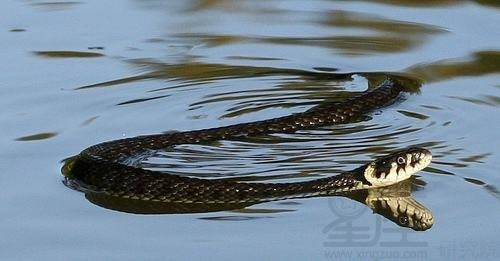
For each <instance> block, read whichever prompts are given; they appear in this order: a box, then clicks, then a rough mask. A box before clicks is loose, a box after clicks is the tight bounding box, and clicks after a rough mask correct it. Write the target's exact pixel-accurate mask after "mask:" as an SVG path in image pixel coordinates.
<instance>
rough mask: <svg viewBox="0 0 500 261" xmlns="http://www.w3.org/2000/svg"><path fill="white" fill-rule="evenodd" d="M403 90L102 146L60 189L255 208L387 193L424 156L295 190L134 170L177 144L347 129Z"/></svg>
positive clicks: (68, 172)
mask: <svg viewBox="0 0 500 261" xmlns="http://www.w3.org/2000/svg"><path fill="white" fill-rule="evenodd" d="M402 90H403V87H402V85H401V84H400V83H399V82H398V81H397V80H395V79H393V78H391V77H388V78H386V79H385V80H384V81H383V82H382V83H380V84H379V85H378V86H377V87H376V88H374V89H373V90H371V91H367V92H365V93H363V94H361V95H359V96H357V97H355V98H352V99H348V100H346V101H344V102H341V103H337V104H333V105H329V106H328V107H322V108H321V109H319V108H313V109H311V110H308V111H305V112H303V113H298V114H293V115H290V116H285V117H280V118H275V119H270V120H263V121H257V122H252V123H244V124H237V125H231V126H226V127H220V128H212V129H203V130H195V131H186V132H178V133H168V134H157V135H147V136H138V137H134V138H127V139H121V140H115V141H110V142H104V143H101V144H97V145H94V146H91V147H89V148H87V149H85V150H83V151H82V152H81V153H80V154H79V155H78V156H76V157H74V158H72V159H71V160H70V161H68V162H66V164H65V166H64V167H63V174H64V175H65V176H66V183H67V184H68V185H70V186H73V187H79V188H84V189H86V190H91V191H93V192H99V193H104V194H106V195H110V196H113V197H118V198H129V199H136V200H143V201H151V202H153V201H154V202H171V203H202V204H210V203H213V204H217V203H257V202H263V201H269V200H277V199H283V198H294V197H305V196H315V195H327V194H331V193H339V192H346V191H353V190H358V189H365V188H375V187H382V186H387V185H391V184H395V183H397V182H399V181H402V180H405V179H408V178H409V177H410V176H411V175H412V174H414V173H415V172H417V171H419V170H421V169H423V168H424V167H426V166H427V165H428V164H429V162H430V160H431V154H430V152H429V151H427V150H425V149H421V148H410V149H405V150H402V151H398V152H395V153H393V154H391V155H388V156H385V157H382V158H379V159H377V160H375V161H373V162H371V163H368V164H366V165H363V166H361V167H359V168H357V169H355V170H352V171H347V172H343V173H341V174H339V175H336V176H332V177H327V178H320V179H316V180H312V181H304V182H294V183H244V182H236V181H229V180H224V179H217V180H206V179H198V178H191V177H184V176H178V175H172V174H166V173H160V172H155V171H151V170H146V169H142V168H138V167H137V163H138V162H140V161H141V160H142V159H144V158H147V157H148V156H151V155H152V153H153V152H154V151H157V150H160V149H165V148H168V147H171V146H174V145H179V144H195V143H203V142H210V141H214V140H220V139H228V138H233V137H242V136H257V135H263V134H268V133H275V132H280V133H291V132H294V131H296V130H298V129H312V128H317V127H321V126H327V125H333V124H341V123H347V122H350V121H353V120H355V119H356V118H359V117H361V116H363V115H364V114H366V113H368V112H370V111H372V110H374V109H375V108H379V107H381V106H384V105H386V104H388V103H390V102H391V101H393V100H394V99H396V98H397V97H398V95H399V94H400V92H401V91H402Z"/></svg>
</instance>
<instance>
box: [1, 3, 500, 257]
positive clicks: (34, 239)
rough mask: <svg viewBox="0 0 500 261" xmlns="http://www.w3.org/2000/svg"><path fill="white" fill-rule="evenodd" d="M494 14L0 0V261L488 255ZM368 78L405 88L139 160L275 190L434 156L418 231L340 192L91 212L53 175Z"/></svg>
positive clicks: (457, 6) (290, 107)
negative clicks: (395, 80) (298, 124)
mask: <svg viewBox="0 0 500 261" xmlns="http://www.w3.org/2000/svg"><path fill="white" fill-rule="evenodd" d="M498 7H499V4H498V1H479V0H478V1H459V0H456V1H452V0H441V1H418V3H416V1H403V0H390V1H389V0H380V1H378V0H373V1H368V0H367V1H265V2H264V1H263V2H260V1H223V0H220V1H203V0H199V1H145V0H142V1H141V0H130V1H92V0H89V1H81V2H80V1H79V2H73V1H71V2H45V1H13V0H12V1H10V0H9V1H4V2H3V3H2V8H1V11H0V14H1V16H0V17H1V18H0V39H2V41H0V49H1V50H2V51H1V52H0V60H1V62H0V70H1V71H2V75H1V76H0V94H1V95H0V102H1V104H2V110H3V111H2V113H1V114H0V126H2V127H1V128H0V131H1V136H2V137H3V138H2V139H0V146H1V147H2V150H1V152H0V155H1V158H0V159H1V160H0V171H1V174H0V182H1V184H2V192H1V193H0V199H1V200H2V206H3V207H2V208H0V211H1V215H2V217H3V222H1V223H0V230H1V231H2V236H1V237H0V259H2V260H34V259H37V260H68V259H71V260H89V259H92V258H93V259H98V260H156V259H172V260H179V259H183V260H193V259H201V258H204V259H209V260H212V259H229V258H231V259H236V258H237V259H244V260H247V259H248V260H250V259H256V258H264V257H267V258H269V259H270V258H273V259H290V260H304V259H306V260H311V259H313V260H323V259H326V260H330V259H337V258H338V259H352V260H360V259H394V260H400V259H403V258H405V259H424V258H425V259H433V260H454V259H456V258H465V259H481V260H497V259H498V258H499V256H500V252H498V250H497V248H496V246H497V245H498V244H499V243H500V241H499V239H498V230H499V229H498V225H497V222H496V220H498V217H499V216H500V207H499V200H500V192H499V191H500V188H499V186H500V178H499V176H498V168H497V163H498V162H500V153H499V150H498V141H497V140H498V134H496V133H498V131H497V130H496V129H498V128H499V127H500V126H499V122H500V121H499V116H498V115H499V105H500V78H499V75H498V73H499V71H500V62H499V61H500V49H499V48H500V47H499V44H498V40H499V35H498V24H500V15H499V11H500V10H499V9H498ZM365 73H370V74H369V75H374V76H373V77H366V76H363V75H365ZM377 73H378V74H383V73H391V74H398V75H403V76H405V77H411V78H412V79H418V81H416V82H420V83H421V85H418V84H417V85H416V86H414V87H415V88H414V89H413V91H414V92H413V93H412V94H405V95H404V96H403V97H402V98H401V99H400V100H399V101H398V102H396V103H395V104H393V105H391V106H389V107H387V108H384V109H381V110H377V111H376V112H375V113H373V114H371V115H368V116H367V117H366V118H364V119H362V120H360V122H356V123H350V124H345V125H339V126H332V127H327V128H322V129H318V130H313V131H300V132H298V133H296V134H286V135H284V134H276V135H268V136H263V137H257V138H252V139H238V140H227V141H220V142H215V143H211V144H203V145H182V146H177V147H176V148H174V149H172V150H168V151H163V152H159V153H158V154H157V155H156V156H155V157H153V158H151V159H149V160H148V161H146V162H144V163H143V165H144V167H147V168H151V169H159V170H164V171H166V170H168V171H170V172H175V173H178V174H180V175H189V176H195V177H203V178H217V177H230V178H234V179H238V180H256V181H264V180H266V181H276V182H293V181H299V180H307V179H312V178H317V177H322V176H327V175H335V174H336V173H339V172H340V171H343V170H349V169H352V168H355V167H357V166H359V165H360V164H362V163H364V162H366V161H368V160H371V159H372V158H374V157H376V156H380V155H384V154H386V153H388V152H391V151H393V150H396V149H400V148H405V147H408V146H414V145H419V146H423V147H426V148H427V149H429V150H431V151H432V153H433V155H434V160H433V163H432V164H431V166H430V167H429V168H427V169H426V170H425V171H423V172H421V173H420V175H419V177H418V179H417V181H415V182H416V185H418V186H417V187H418V189H415V191H414V192H413V193H412V196H413V197H414V198H415V199H416V200H417V201H418V202H420V203H421V204H423V205H425V206H426V207H427V208H428V209H430V210H431V211H432V213H433V216H434V219H435V221H434V225H433V227H432V228H430V229H428V230H426V231H424V232H421V231H420V232H419V231H413V230H410V229H408V228H404V227H400V226H398V225H396V224H395V223H393V222H391V221H389V220H387V219H385V218H383V217H382V216H380V215H378V214H372V213H371V211H370V209H368V208H367V207H366V206H364V205H363V204H361V203H358V202H355V201H352V200H350V199H348V198H341V197H326V198H311V199H297V200H285V201H277V202H269V203H263V204H259V205H254V206H249V207H247V208H244V209H239V210H233V211H219V212H211V213H196V214H173V215H135V214H128V213H122V212H119V211H114V210H109V209H106V208H102V207H99V206H97V205H95V204H92V203H90V202H89V201H88V200H87V199H86V198H85V197H84V195H83V194H82V193H79V192H76V191H73V190H70V189H69V188H67V187H65V186H64V185H63V184H62V182H61V181H62V179H63V178H62V176H61V171H60V168H61V166H62V163H61V161H62V160H64V159H65V158H67V157H70V156H72V155H75V154H77V153H79V152H80V151H81V150H82V149H84V148H86V147H88V146H90V145H93V144H96V143H99V142H103V141H108V140H114V139H119V138H123V137H133V136H136V135H141V134H151V133H161V132H168V131H184V130H193V129H203V128H209V127H218V126H224V125H229V124H235V123H243V122H250V121H255V120H261V119H268V118H274V117H278V116H283V115H288V114H290V113H295V112H301V111H304V110H307V109H309V108H311V107H313V106H315V105H318V104H322V103H326V102H336V101H340V100H343V99H346V98H348V97H351V96H353V95H355V94H357V93H359V92H362V91H365V90H366V89H367V88H369V87H370V86H371V85H373V84H374V83H375V82H376V81H377V80H378V78H377V77H378V76H377ZM340 223H342V224H340ZM339 224H340V225H342V226H340V225H339ZM349 224H350V225H349ZM341 232H342V233H341ZM343 232H345V233H343ZM351 232H353V233H354V234H356V233H357V235H358V236H357V237H356V236H355V237H352V238H349V236H346V235H348V234H346V233H351Z"/></svg>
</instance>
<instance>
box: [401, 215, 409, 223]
mask: <svg viewBox="0 0 500 261" xmlns="http://www.w3.org/2000/svg"><path fill="white" fill-rule="evenodd" d="M399 224H401V225H407V224H408V217H407V216H400V217H399Z"/></svg>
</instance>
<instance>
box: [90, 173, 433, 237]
mask: <svg viewBox="0 0 500 261" xmlns="http://www.w3.org/2000/svg"><path fill="white" fill-rule="evenodd" d="M414 182H415V180H414V179H408V180H405V181H403V182H400V183H398V184H395V185H392V186H388V187H383V188H374V189H367V190H360V191H353V192H349V193H347V192H346V193H336V194H332V195H325V196H330V197H346V198H349V199H351V200H355V201H358V202H360V203H362V204H364V205H366V206H367V207H369V208H370V209H372V210H373V212H374V213H376V214H379V215H382V216H384V217H385V218H387V219H388V220H390V221H392V222H393V223H395V224H396V225H398V226H401V227H408V228H411V229H413V230H416V231H423V230H427V229H429V228H430V227H432V225H433V224H434V217H433V215H432V213H431V211H430V210H429V209H427V208H426V207H425V206H423V205H421V204H420V203H418V202H417V201H416V200H415V199H414V198H412V197H411V190H412V189H415V188H416V187H415V186H412V185H413V183H414ZM416 184H422V182H417V183H416ZM291 196H292V195H291ZM85 197H86V198H87V200H88V201H90V202H92V203H93V204H96V205H98V206H101V207H104V208H107V209H112V210H117V211H121V212H127V213H135V214H182V213H206V212H215V211H229V210H231V211H234V212H236V213H242V214H240V215H233V216H226V215H222V216H215V217H210V218H205V219H210V220H221V221H224V220H226V221H227V220H231V221H234V220H248V219H253V218H262V216H259V217H255V216H245V215H243V213H254V214H255V213H260V214H262V213H264V214H270V213H280V212H288V211H293V210H291V209H265V210H260V211H259V210H257V209H252V208H249V207H250V206H252V205H254V204H255V203H173V202H157V201H144V200H138V199H130V198H123V197H115V196H110V195H107V194H104V193H97V192H86V193H85ZM292 197H293V196H292ZM188 199H189V198H187V200H188Z"/></svg>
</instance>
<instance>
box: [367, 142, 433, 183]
mask: <svg viewBox="0 0 500 261" xmlns="http://www.w3.org/2000/svg"><path fill="white" fill-rule="evenodd" d="M431 160H432V154H431V152H430V151H428V150H426V149H423V148H409V149H405V150H401V151H397V152H394V153H392V154H389V155H387V156H384V157H381V158H378V159H376V160H375V161H373V162H371V163H369V164H368V165H367V166H366V168H365V171H364V177H365V179H366V180H367V181H368V182H369V183H370V184H371V185H372V186H373V187H382V186H388V185H392V184H395V183H398V182H400V181H402V180H405V179H408V178H410V177H411V176H412V175H413V174H415V173H416V172H418V171H420V170H422V169H424V168H425V167H427V166H428V165H429V163H430V162H431Z"/></svg>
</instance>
